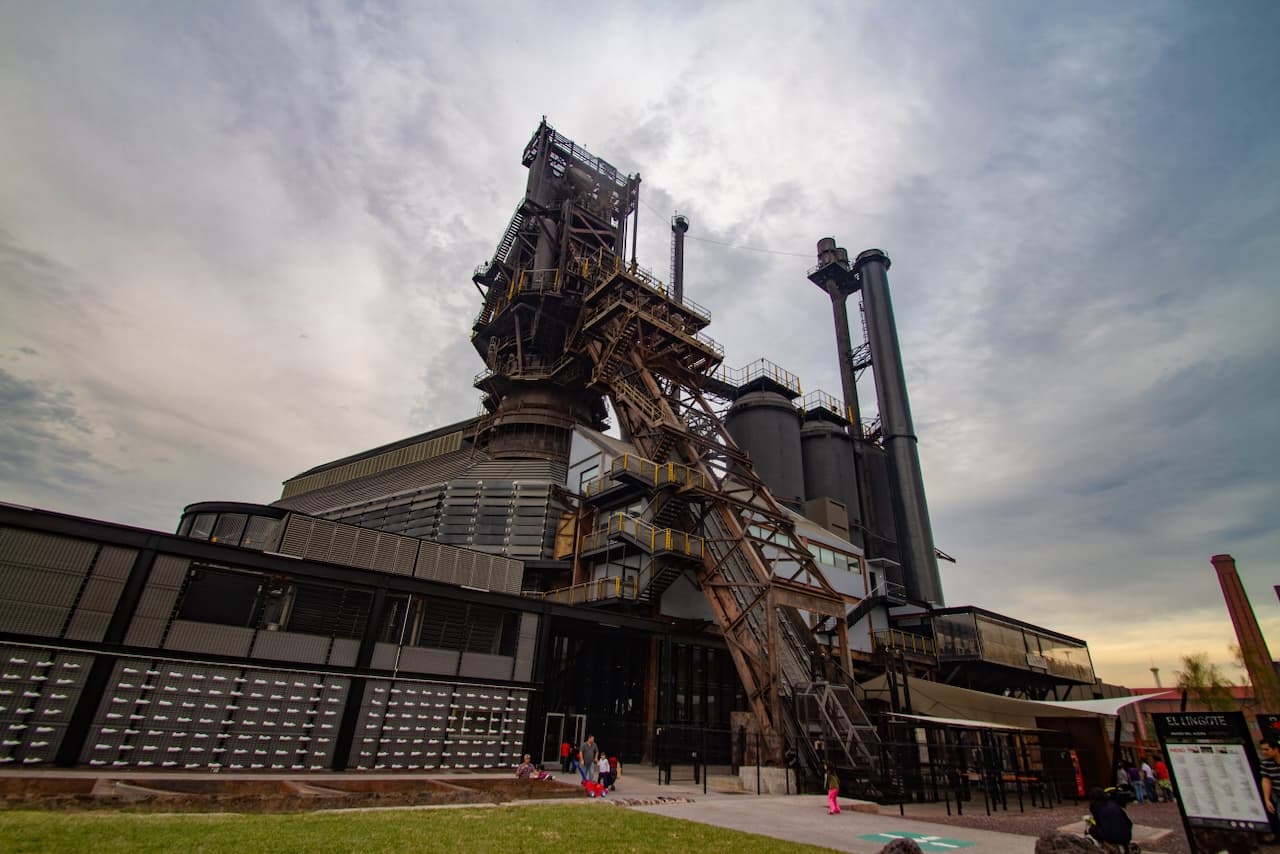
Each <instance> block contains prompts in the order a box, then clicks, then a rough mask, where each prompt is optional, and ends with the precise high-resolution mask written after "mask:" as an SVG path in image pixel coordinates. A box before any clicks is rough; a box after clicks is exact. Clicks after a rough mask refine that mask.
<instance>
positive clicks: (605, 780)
mask: <svg viewBox="0 0 1280 854" xmlns="http://www.w3.org/2000/svg"><path fill="white" fill-rule="evenodd" d="M596 768H597V770H598V771H599V776H597V777H596V779H597V780H599V781H600V785H601V786H602V787H608V786H609V785H610V782H611V781H610V779H609V757H608V756H605V755H604V753H603V752H601V754H600V761H599V762H598V763H597V764H596Z"/></svg>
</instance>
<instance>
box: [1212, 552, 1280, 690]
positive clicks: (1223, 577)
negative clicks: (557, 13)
mask: <svg viewBox="0 0 1280 854" xmlns="http://www.w3.org/2000/svg"><path fill="white" fill-rule="evenodd" d="M1209 562H1210V563H1212V564H1213V569H1214V571H1215V572H1217V573H1218V583H1219V584H1220V585H1222V596H1223V598H1224V599H1226V600H1227V613H1229V614H1230V615H1231V622H1232V624H1233V625H1234V626H1235V628H1236V639H1237V640H1238V641H1239V642H1240V652H1241V654H1242V655H1243V657H1244V666H1245V669H1246V670H1247V671H1248V672H1249V681H1250V682H1252V683H1253V697H1254V700H1255V701H1256V702H1257V704H1258V711H1259V712H1265V713H1268V714H1273V715H1274V714H1280V678H1277V677H1276V669H1275V666H1274V665H1273V664H1272V663H1271V653H1270V651H1269V650H1268V649H1267V641H1266V639H1265V638H1263V636H1262V630H1261V629H1260V628H1258V618H1257V617H1256V616H1255V615H1254V613H1253V606H1252V605H1250V604H1249V597H1248V596H1247V595H1246V594H1245V592H1244V585H1243V584H1241V583H1240V574H1239V573H1238V572H1236V561H1235V558H1233V557H1232V556H1231V555H1214V556H1213V557H1212V558H1210V559H1209Z"/></svg>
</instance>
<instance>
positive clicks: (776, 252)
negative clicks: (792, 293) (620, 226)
mask: <svg viewBox="0 0 1280 854" xmlns="http://www.w3.org/2000/svg"><path fill="white" fill-rule="evenodd" d="M640 204H641V205H643V206H644V207H645V208H647V209H648V210H649V211H651V212H652V213H653V215H654V216H656V217H657V218H658V219H660V220H662V221H663V223H666V224H670V219H669V218H668V217H667V216H665V215H664V214H661V213H659V212H658V211H657V210H656V209H655V208H654V207H653V206H652V205H650V204H649V203H648V202H646V201H645V200H644V199H641V200H640ZM684 239H685V240H696V241H697V242H698V243H710V244H713V245H715V246H723V247H724V248H726V249H740V250H742V251H743V252H760V253H763V254H765V255H783V256H785V257H788V258H812V257H813V256H812V255H811V254H805V253H802V252H783V251H782V250H780V249H765V248H763V247H759V246H745V245H743V244H740V243H726V242H725V241H723V240H712V239H711V238H709V237H694V236H693V235H692V234H685V236H684Z"/></svg>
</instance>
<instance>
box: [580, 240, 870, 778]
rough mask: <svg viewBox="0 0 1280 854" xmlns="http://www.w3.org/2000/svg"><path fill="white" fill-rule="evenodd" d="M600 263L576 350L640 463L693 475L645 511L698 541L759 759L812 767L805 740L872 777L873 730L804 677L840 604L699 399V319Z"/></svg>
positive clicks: (839, 614) (703, 356) (712, 354)
mask: <svg viewBox="0 0 1280 854" xmlns="http://www.w3.org/2000/svg"><path fill="white" fill-rule="evenodd" d="M610 267H611V265H600V268H599V269H600V270H601V271H602V274H601V277H600V278H601V281H600V285H599V286H598V287H596V288H595V289H594V290H593V291H592V292H591V293H590V294H589V295H588V297H587V298H586V299H585V300H584V304H583V315H582V319H581V322H580V324H579V329H580V330H581V333H580V334H581V339H580V341H579V342H578V343H579V344H580V346H581V348H582V351H583V352H585V353H586V354H587V355H588V357H589V360H590V362H591V365H592V370H591V375H592V377H593V378H594V380H595V382H596V383H597V385H598V387H599V388H600V389H601V390H602V391H606V392H607V393H608V394H609V395H610V397H611V398H612V399H613V402H614V408H615V412H616V413H617V416H618V419H619V421H620V422H621V424H622V427H623V428H624V430H625V431H626V433H627V435H628V436H630V437H631V440H632V442H633V443H634V444H635V446H636V447H637V448H638V449H639V450H640V452H641V453H642V454H643V455H644V456H645V457H646V458H648V459H647V460H646V461H645V462H646V463H648V464H649V465H652V466H656V467H658V468H661V465H660V464H661V463H667V462H669V463H674V464H678V465H679V466H680V467H681V468H682V469H686V470H688V471H690V472H695V473H697V475H698V476H699V478H698V481H697V484H696V485H691V484H685V485H684V486H683V487H682V489H683V495H682V501H681V502H678V503H675V506H672V504H673V502H671V501H670V500H668V502H667V503H666V504H662V505H659V509H658V510H656V513H658V514H660V515H659V519H660V521H661V522H662V523H663V524H670V525H672V526H673V527H674V526H675V525H677V524H680V523H681V522H683V523H684V524H685V525H688V526H689V528H690V530H692V531H696V533H697V534H698V535H700V536H701V537H702V539H703V540H704V541H705V551H704V555H703V561H702V567H701V570H700V572H699V573H698V582H699V585H700V586H701V588H702V590H703V592H704V594H705V595H706V596H707V600H708V602H709V604H710V605H711V608H712V611H713V612H714V613H715V615H716V619H717V622H718V624H719V625H720V627H721V629H722V631H723V632H724V636H725V639H726V641H727V643H728V646H729V651H730V654H731V656H732V658H733V660H734V663H735V665H736V666H737V670H738V674H739V678H740V679H741V681H742V685H743V688H744V691H745V693H746V695H747V700H748V704H749V706H750V708H751V710H752V711H753V712H754V713H755V714H756V717H757V720H758V721H759V724H760V729H761V732H762V735H763V736H764V738H765V742H766V745H767V746H766V752H767V754H768V755H770V758H771V759H772V760H774V761H777V762H781V761H782V760H783V759H784V754H785V752H786V751H787V746H788V744H791V745H792V746H793V748H794V749H796V752H797V755H798V756H799V757H800V759H801V761H802V762H803V763H804V764H806V765H808V766H810V768H809V770H810V771H815V770H816V768H818V767H820V760H819V759H818V758H817V757H816V755H814V754H813V752H812V751H808V752H807V753H806V751H805V750H804V749H802V748H800V743H801V742H805V741H808V740H810V739H811V738H812V737H814V736H817V737H818V738H819V739H820V740H822V741H824V742H826V743H830V744H831V745H833V746H834V745H839V746H840V747H839V751H840V754H841V755H840V758H839V764H840V765H841V766H842V767H847V768H851V769H861V770H862V771H864V772H865V773H866V774H867V775H868V776H873V775H874V771H875V765H876V761H877V760H876V757H877V756H878V755H879V750H878V744H877V742H878V739H877V738H876V734H875V729H874V728H873V727H871V726H870V723H869V721H867V719H866V716H865V714H863V713H862V709H861V707H860V706H858V704H857V702H856V701H855V700H854V697H853V693H852V691H851V690H850V689H849V687H848V686H831V685H829V684H827V683H825V682H822V683H818V682H815V681H814V679H813V672H812V667H811V664H812V661H813V656H814V653H815V651H816V642H815V640H814V638H813V632H812V628H811V625H812V624H815V623H817V622H818V621H820V620H821V619H823V618H826V617H836V618H838V619H837V620H836V621H835V622H837V623H838V625H839V634H840V638H841V642H842V647H843V645H844V644H846V643H847V639H846V638H845V635H844V619H843V618H844V615H845V605H844V600H843V598H842V597H841V596H840V595H839V594H838V593H837V592H836V591H835V590H834V589H833V588H831V586H830V585H829V584H828V583H827V581H826V579H825V578H823V576H822V574H821V572H820V571H819V570H818V568H817V566H816V565H815V564H814V562H813V560H812V557H811V556H810V555H809V553H808V551H807V549H806V548H805V547H804V546H803V545H801V544H800V542H799V540H798V538H797V536H796V532H795V528H794V524H793V522H792V518H791V517H790V516H789V515H788V514H787V512H786V511H784V510H783V509H782V508H781V507H780V506H779V505H778V504H777V502H776V501H775V500H774V498H773V496H772V495H771V494H770V492H769V490H768V489H767V488H766V487H765V485H764V484H763V482H762V481H760V479H759V478H758V477H757V476H756V475H755V473H754V470H753V469H752V467H751V462H750V460H749V459H748V458H747V456H746V455H745V454H743V453H742V452H741V451H739V450H738V448H737V447H736V445H735V444H734V442H733V439H732V438H731V437H730V436H729V434H728V433H727V431H726V430H725V429H724V426H723V424H722V423H721V421H720V419H719V417H718V415H717V413H716V411H715V410H714V409H713V408H712V406H711V405H710V404H709V403H708V402H707V398H706V396H705V395H704V394H703V392H702V388H703V386H704V384H705V383H706V382H707V379H708V377H707V375H708V373H709V372H710V371H712V370H713V369H714V368H715V367H716V366H717V365H718V364H719V361H720V360H719V351H718V348H717V347H715V345H714V344H713V343H711V342H708V341H707V340H706V339H705V338H703V337H702V336H700V335H698V334H697V333H698V331H699V330H701V328H702V327H703V326H705V325H706V323H707V322H708V320H707V319H705V318H703V317H701V316H699V315H697V314H694V313H693V312H691V311H687V310H684V308H683V307H682V306H681V305H680V304H677V303H675V302H673V301H671V300H669V299H667V298H666V296H665V294H664V293H662V292H660V291H659V292H655V289H654V288H653V287H652V283H651V282H649V281H646V280H645V279H644V278H642V277H637V276H634V275H633V274H632V272H631V271H629V270H626V269H618V268H617V265H616V264H615V265H612V269H611V268H610ZM655 294H656V295H655ZM614 476H615V477H617V476H619V475H617V474H615V475H614ZM657 487H658V484H656V483H655V484H654V490H655V491H656V490H657ZM667 508H669V509H667ZM841 689H842V690H841Z"/></svg>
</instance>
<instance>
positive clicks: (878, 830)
mask: <svg viewBox="0 0 1280 854" xmlns="http://www.w3.org/2000/svg"><path fill="white" fill-rule="evenodd" d="M646 770H648V769H646ZM734 783H736V780H732V779H731V778H720V777H715V776H713V777H711V778H710V779H709V780H708V783H707V793H706V794H703V792H702V786H701V785H697V786H695V785H693V783H691V782H683V783H675V784H673V785H669V786H667V785H664V786H660V785H658V784H657V781H656V774H626V773H625V770H624V775H623V779H621V780H620V781H619V783H618V788H617V790H616V791H615V792H614V793H613V794H612V795H611V796H610V798H611V799H612V800H613V801H614V802H615V803H617V804H618V805H620V806H627V807H629V808H631V809H635V810H638V811H640V812H647V813H653V814H655V815H665V816H670V817H671V818H679V819H686V820H688V821H697V822H701V823H703V824H711V825H715V826H717V827H727V828H732V829H733V830H742V831H745V832H747V833H756V834H760V835H762V836H771V837H774V838H776V839H785V840H788V841H791V842H804V843H807V844H809V845H821V846H823V847H825V848H833V849H835V850H837V851H856V852H860V854H875V852H878V851H879V850H880V849H881V848H883V847H884V846H885V845H886V844H888V843H889V841H890V840H892V839H893V838H894V837H897V836H912V837H914V838H916V841H917V843H918V844H919V845H920V847H921V849H922V850H923V851H924V852H926V854H936V852H951V851H959V852H962V854H969V852H972V854H1031V852H1033V851H1034V850H1035V844H1036V840H1035V838H1034V837H1030V836H1017V835H1014V834H1011V833H995V832H993V831H989V830H975V829H970V828H962V827H950V826H946V825H940V824H930V823H929V822H925V821H919V820H917V819H909V818H900V817H898V816H897V815H882V814H880V813H879V812H877V811H870V810H874V809H875V805H874V804H866V803H861V802H856V801H851V800H849V799H848V798H841V799H840V807H841V813H840V814H839V815H828V814H827V799H826V796H825V795H791V796H787V795H756V794H755V792H754V791H752V792H750V793H745V792H741V791H736V792H735V791H732V790H731V787H732V785H733V784H734ZM606 802H607V801H606ZM861 810H868V811H865V812H864V811H861ZM864 837H870V838H864ZM921 837H923V838H921Z"/></svg>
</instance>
